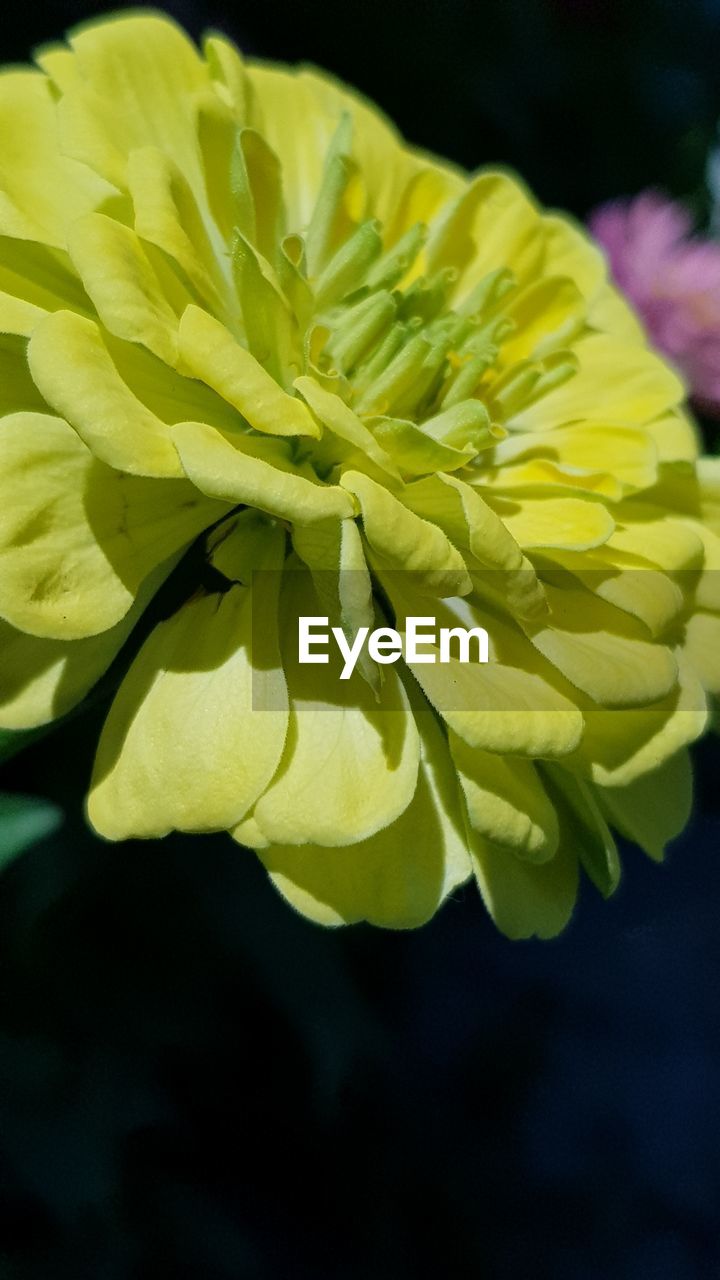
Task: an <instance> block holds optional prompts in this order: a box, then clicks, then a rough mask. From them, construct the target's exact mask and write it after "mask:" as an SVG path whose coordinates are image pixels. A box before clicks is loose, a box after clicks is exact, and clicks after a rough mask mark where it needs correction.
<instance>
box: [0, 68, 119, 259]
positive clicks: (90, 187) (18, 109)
mask: <svg viewBox="0 0 720 1280" xmlns="http://www.w3.org/2000/svg"><path fill="white" fill-rule="evenodd" d="M55 111H56V106H55V102H54V100H53V95H52V92H51V88H50V84H49V83H48V81H47V80H46V79H45V77H44V76H43V75H41V74H40V73H39V72H37V71H15V70H6V69H4V70H3V71H2V73H1V74H0V234H2V235H6V236H16V237H18V238H19V239H21V240H40V241H42V242H44V243H45V244H49V245H54V246H55V247H56V248H58V249H64V248H65V237H66V230H67V228H68V226H69V225H70V223H71V222H73V221H74V219H75V218H78V217H80V216H81V215H82V214H84V213H87V212H88V211H89V210H91V209H95V208H97V206H98V205H99V204H101V203H102V201H103V200H105V199H106V198H107V197H108V196H109V195H113V194H114V193H115V191H114V187H112V186H110V185H109V184H108V183H107V182H104V181H103V179H102V178H101V177H98V175H97V173H93V172H92V171H91V170H90V169H88V168H86V167H85V165H83V164H78V163H77V161H76V160H73V159H71V158H69V157H68V155H67V154H63V153H62V151H61V149H60V147H59V145H58V137H57V120H56V116H55Z"/></svg>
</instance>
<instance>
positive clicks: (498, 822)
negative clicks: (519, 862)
mask: <svg viewBox="0 0 720 1280" xmlns="http://www.w3.org/2000/svg"><path fill="white" fill-rule="evenodd" d="M450 751H451V753H452V758H453V761H454V763H455V767H456V769H457V771H458V777H459V779H460V785H461V786H462V789H463V794H464V796H465V804H466V806H467V812H468V818H469V821H470V826H471V827H472V828H473V830H474V831H478V832H479V833H480V834H481V835H483V836H485V837H486V838H487V839H488V840H491V841H492V842H493V843H494V844H497V845H500V846H502V847H504V848H508V849H511V850H512V852H513V853H515V854H516V855H517V856H518V857H520V858H527V859H528V861H529V862H546V861H547V860H548V858H552V857H553V856H554V855H555V853H556V852H557V846H558V835H559V831H558V820H557V814H556V813H555V810H554V808H553V806H552V803H551V801H550V798H549V796H548V794H547V791H546V790H545V787H544V786H543V783H542V781H541V779H540V778H539V777H538V774H537V771H536V769H535V766H534V765H533V764H532V762H531V761H529V760H522V759H520V758H518V757H517V756H513V757H510V756H500V755H494V754H493V753H491V752H488V751H482V750H480V749H478V748H477V747H469V746H468V745H467V743H466V742H463V740H462V739H461V738H458V737H457V736H456V735H455V734H453V733H451V734H450Z"/></svg>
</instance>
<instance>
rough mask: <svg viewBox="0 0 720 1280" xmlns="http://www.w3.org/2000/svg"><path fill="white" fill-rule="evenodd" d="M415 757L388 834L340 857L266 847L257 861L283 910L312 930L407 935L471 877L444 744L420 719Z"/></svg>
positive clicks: (432, 725) (425, 716)
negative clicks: (406, 797)
mask: <svg viewBox="0 0 720 1280" xmlns="http://www.w3.org/2000/svg"><path fill="white" fill-rule="evenodd" d="M418 715H419V719H418V727H419V728H420V734H421V757H420V767H419V772H418V780H417V787H416V788H415V793H414V795H413V798H412V800H411V801H410V804H409V805H408V807H407V809H406V810H405V811H404V813H402V814H400V816H399V817H398V818H396V819H395V821H394V822H393V823H391V824H390V826H388V827H385V828H384V830H382V831H380V832H378V833H377V834H376V835H374V836H370V837H369V839H367V840H363V841H361V842H360V843H359V844H354V845H351V846H349V847H348V848H344V849H324V848H320V847H318V846H317V845H313V846H300V847H298V846H297V845H285V846H280V845H272V846H271V847H270V848H268V849H264V850H261V851H260V854H259V856H260V858H261V860H262V862H263V863H264V865H265V867H266V868H267V870H268V871H269V872H270V875H271V877H272V880H273V881H274V883H275V885H276V887H277V888H278V889H279V890H280V892H281V893H282V894H283V896H284V897H285V898H287V900H288V902H290V903H291V905H292V906H294V907H295V908H296V909H297V910H298V911H300V912H302V914H303V915H305V916H308V917H309V918H310V919H311V920H315V921H317V923H318V924H324V925H339V924H352V923H354V922H355V921H358V920H368V921H369V922H370V923H371V924H376V925H381V926H384V927H385V928H390V929H411V928H415V927H416V926H417V925H420V924H423V923H424V922H425V921H426V920H429V919H430V917H431V916H433V915H434V914H435V912H436V911H437V909H438V907H439V906H440V904H441V903H442V902H443V901H444V899H445V898H446V897H447V896H448V894H449V893H451V892H452V890H453V889H454V888H455V887H456V886H457V885H459V884H462V883H463V882H464V881H465V880H467V878H468V877H469V876H470V875H471V874H472V871H471V867H470V862H469V859H468V854H467V845H466V840H465V833H464V831H463V830H462V824H461V821H460V813H459V806H458V794H457V783H456V781H455V778H454V776H453V770H452V768H451V765H450V759H449V756H448V750H447V744H446V742H445V740H444V738H443V735H442V733H441V732H440V730H439V729H438V726H437V722H436V721H435V719H434V717H433V716H432V715H431V714H429V713H428V712H427V710H425V711H424V713H423V712H419V713H418Z"/></svg>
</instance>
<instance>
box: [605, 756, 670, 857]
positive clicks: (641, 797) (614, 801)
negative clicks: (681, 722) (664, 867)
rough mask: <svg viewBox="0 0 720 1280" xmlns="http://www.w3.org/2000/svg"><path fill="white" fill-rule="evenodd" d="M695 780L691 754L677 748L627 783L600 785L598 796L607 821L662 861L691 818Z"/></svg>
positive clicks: (649, 854) (650, 855) (650, 854)
mask: <svg viewBox="0 0 720 1280" xmlns="http://www.w3.org/2000/svg"><path fill="white" fill-rule="evenodd" d="M692 781H693V780H692V763H691V760H690V755H689V753H688V752H687V751H678V752H677V754H676V755H674V756H671V757H670V759H669V760H666V761H665V763H664V764H662V765H661V766H660V767H659V768H658V769H653V770H651V771H650V772H649V773H645V774H642V775H641V776H640V777H639V778H636V780H635V781H634V782H631V783H630V784H629V785H628V786H626V787H599V788H598V791H597V797H598V801H599V803H600V806H601V808H602V809H603V810H604V811H605V813H606V815H607V818H608V821H610V822H612V824H613V826H614V827H617V829H618V831H620V832H622V834H623V835H624V836H626V837H627V838H628V840H633V841H634V842H635V844H637V845H639V846H640V848H641V849H642V850H643V851H644V852H645V853H647V854H648V856H649V857H650V858H654V859H655V860H656V861H657V862H661V861H662V859H663V857H664V854H665V846H666V845H668V844H669V843H670V841H671V840H674V839H675V837H676V836H678V835H679V834H680V832H681V831H682V830H683V829H684V827H685V826H686V825H687V822H688V819H689V818H690V812H691V810H692Z"/></svg>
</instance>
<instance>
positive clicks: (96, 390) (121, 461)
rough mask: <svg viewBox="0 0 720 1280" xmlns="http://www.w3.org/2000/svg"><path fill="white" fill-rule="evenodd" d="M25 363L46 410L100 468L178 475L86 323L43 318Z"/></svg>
mask: <svg viewBox="0 0 720 1280" xmlns="http://www.w3.org/2000/svg"><path fill="white" fill-rule="evenodd" d="M28 361H29V364H30V372H31V373H32V376H33V379H34V381H35V383H36V385H37V386H38V388H39V390H40V391H41V392H42V394H43V395H44V397H45V399H46V400H47V402H48V404H50V405H51V406H52V407H53V409H55V410H56V411H57V412H58V413H60V414H62V416H63V417H64V418H66V419H67V421H68V422H69V423H70V424H71V426H73V427H74V428H75V430H76V431H77V433H78V435H79V436H81V437H82V439H83V440H84V442H85V444H86V445H87V446H88V448H89V449H91V450H92V452H93V454H94V455H95V457H96V458H98V459H99V460H100V461H101V462H105V463H107V464H108V465H109V466H111V467H117V468H118V469H119V470H121V471H127V472H130V473H131V474H134V475H146V476H148V475H149V476H181V475H182V467H181V466H180V464H179V462H178V457H177V453H176V451H175V449H174V447H173V444H172V441H171V439H170V435H169V432H168V428H167V426H166V424H165V423H164V422H161V420H160V419H159V418H158V417H157V416H156V415H155V414H154V413H151V411H150V410H149V409H147V408H146V407H145V405H144V404H142V403H141V401H140V400H138V398H137V397H136V396H134V395H133V393H132V391H131V390H130V388H129V387H128V386H127V384H126V383H125V382H124V380H123V379H122V378H121V376H120V374H119V372H118V370H117V368H116V367H115V365H114V363H113V361H112V358H111V356H110V353H109V351H108V348H107V346H106V344H105V342H104V341H103V338H102V334H101V331H100V329H99V328H98V326H97V325H96V324H95V323H94V322H93V321H92V320H86V319H85V318H84V317H83V316H78V315H73V314H72V312H70V311H56V312H55V313H54V314H53V315H48V316H46V317H45V319H44V320H41V322H40V324H39V325H38V326H37V328H36V329H35V331H34V333H33V336H32V338H31V340H30V345H29V348H28Z"/></svg>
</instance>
